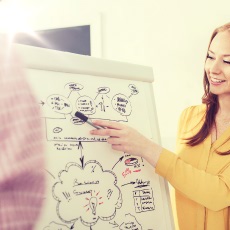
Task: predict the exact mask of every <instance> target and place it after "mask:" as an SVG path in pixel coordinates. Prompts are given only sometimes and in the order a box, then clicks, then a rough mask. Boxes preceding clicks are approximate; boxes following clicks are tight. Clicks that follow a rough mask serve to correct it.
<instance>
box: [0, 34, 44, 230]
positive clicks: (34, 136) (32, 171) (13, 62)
mask: <svg viewBox="0 0 230 230" xmlns="http://www.w3.org/2000/svg"><path fill="white" fill-rule="evenodd" d="M42 134H43V126H42V121H41V118H40V115H39V105H38V103H37V102H36V100H35V98H34V96H33V94H32V92H31V90H30V87H29V85H28V83H27V82H26V79H25V73H24V69H23V68H22V65H21V63H20V61H19V59H18V57H17V55H16V54H15V52H14V51H13V49H12V47H10V46H9V45H8V44H7V42H5V41H4V40H3V39H2V38H1V39H0V229H1V230H19V229H20V230H31V229H34V226H35V223H36V221H37V220H38V217H39V214H40V211H41V207H42V201H43V199H44V189H45V188H44V186H45V184H44V183H45V181H44V175H43V173H42V170H43V169H44V155H43V140H42V138H43V136H42Z"/></svg>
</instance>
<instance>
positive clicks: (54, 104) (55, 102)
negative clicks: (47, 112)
mask: <svg viewBox="0 0 230 230" xmlns="http://www.w3.org/2000/svg"><path fill="white" fill-rule="evenodd" d="M46 101H47V104H48V105H49V106H50V107H51V109H52V110H53V111H55V112H57V113H61V114H69V113H71V112H72V105H71V103H70V101H69V99H68V98H66V97H64V96H62V95H59V94H52V95H50V96H49V97H48V98H47V100H46Z"/></svg>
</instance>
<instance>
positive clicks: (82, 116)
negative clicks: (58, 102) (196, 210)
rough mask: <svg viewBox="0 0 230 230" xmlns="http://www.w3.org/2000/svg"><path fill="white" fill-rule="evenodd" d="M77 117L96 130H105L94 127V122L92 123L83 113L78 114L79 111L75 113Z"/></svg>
mask: <svg viewBox="0 0 230 230" xmlns="http://www.w3.org/2000/svg"><path fill="white" fill-rule="evenodd" d="M75 116H76V117H78V118H80V119H81V120H82V121H84V122H87V123H88V124H89V125H91V126H93V127H94V128H96V129H104V127H101V126H97V125H94V124H93V123H92V121H91V120H90V119H89V118H88V117H86V116H85V115H84V114H83V113H81V112H78V111H77V112H76V113H75Z"/></svg>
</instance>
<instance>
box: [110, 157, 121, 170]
mask: <svg viewBox="0 0 230 230" xmlns="http://www.w3.org/2000/svg"><path fill="white" fill-rule="evenodd" d="M123 158H124V156H122V157H120V158H119V160H118V162H116V164H115V165H114V166H113V168H112V170H113V169H114V167H115V166H116V165H117V164H118V163H119V162H121V161H122V160H123Z"/></svg>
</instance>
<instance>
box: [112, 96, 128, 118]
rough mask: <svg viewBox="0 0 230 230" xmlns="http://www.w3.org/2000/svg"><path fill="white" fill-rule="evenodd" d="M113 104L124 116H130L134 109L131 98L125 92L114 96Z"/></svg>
mask: <svg viewBox="0 0 230 230" xmlns="http://www.w3.org/2000/svg"><path fill="white" fill-rule="evenodd" d="M112 106H113V108H114V109H115V110H116V111H117V112H118V113H120V114H121V115H122V116H128V115H130V113H131V111H132V107H131V103H130V101H129V98H128V97H126V96H125V95H123V94H116V95H115V96H114V97H113V99H112Z"/></svg>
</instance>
